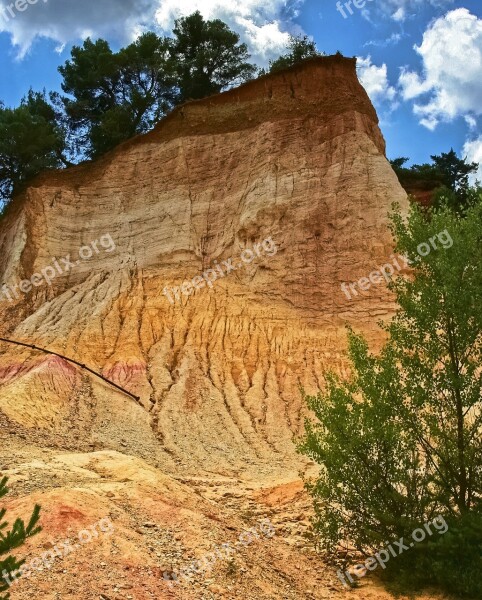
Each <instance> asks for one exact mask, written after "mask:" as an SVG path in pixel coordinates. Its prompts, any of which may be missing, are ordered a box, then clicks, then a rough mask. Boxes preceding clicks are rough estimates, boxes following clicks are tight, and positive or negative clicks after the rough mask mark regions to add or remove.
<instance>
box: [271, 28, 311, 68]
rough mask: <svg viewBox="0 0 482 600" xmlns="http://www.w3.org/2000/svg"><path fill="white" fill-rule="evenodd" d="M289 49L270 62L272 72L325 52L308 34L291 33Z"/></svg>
mask: <svg viewBox="0 0 482 600" xmlns="http://www.w3.org/2000/svg"><path fill="white" fill-rule="evenodd" d="M287 50H288V52H286V53H285V54H282V55H281V56H280V57H279V58H277V59H276V60H271V61H270V62H269V71H270V73H274V72H275V71H281V70H282V69H287V68H288V67H292V66H293V65H296V64H298V63H300V62H302V61H303V60H305V59H307V58H312V57H313V56H322V55H323V53H321V52H319V51H318V50H317V48H316V43H315V42H314V41H313V40H310V38H309V37H308V36H306V35H303V36H301V35H298V36H293V35H291V36H290V40H289V42H288V47H287Z"/></svg>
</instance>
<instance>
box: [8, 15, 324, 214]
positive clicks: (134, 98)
mask: <svg viewBox="0 0 482 600" xmlns="http://www.w3.org/2000/svg"><path fill="white" fill-rule="evenodd" d="M287 51H288V52H287V54H284V55H282V56H281V57H280V58H279V59H278V60H275V61H272V62H271V63H270V70H271V71H274V70H278V69H281V68H285V67H288V66H291V65H293V64H295V63H297V62H299V61H302V60H304V59H305V58H309V57H311V56H315V55H318V54H319V53H318V51H317V50H316V46H315V44H314V42H311V41H310V40H309V39H308V38H306V37H291V39H290V42H289V44H288V48H287ZM249 59H250V55H249V53H248V49H247V46H246V44H242V43H240V38H239V35H238V34H237V33H235V32H234V31H232V30H231V29H230V28H229V27H228V25H226V23H224V22H223V21H221V20H219V19H215V20H205V19H204V18H203V17H202V15H201V14H200V12H195V13H194V14H192V15H190V16H187V17H183V18H180V19H177V20H176V22H175V26H174V29H173V32H172V36H171V37H161V36H158V35H157V34H155V33H152V32H149V33H144V34H143V35H141V36H140V37H139V38H138V39H137V40H136V41H134V42H133V43H132V44H130V45H128V46H126V47H124V48H121V49H120V50H119V51H118V52H114V51H113V50H112V48H111V47H110V45H109V43H108V42H107V41H105V40H102V39H98V40H91V39H90V38H88V39H86V40H85V41H84V43H83V44H82V45H81V46H74V47H73V48H72V50H71V57H70V60H68V61H67V62H66V63H65V64H64V65H62V66H61V67H59V72H60V74H61V75H62V90H63V95H62V94H58V93H50V94H46V93H45V92H43V93H40V94H39V93H35V92H33V91H30V92H29V94H28V95H27V96H26V97H25V98H24V99H23V100H22V102H21V105H20V106H19V107H18V108H7V107H4V106H3V105H2V104H1V103H0V203H2V202H7V201H8V200H9V199H10V198H11V197H12V196H13V195H14V194H15V193H17V192H18V191H20V190H21V189H22V187H23V186H24V185H25V183H26V182H27V181H28V180H29V179H30V178H32V177H33V176H35V175H36V174H38V173H39V172H41V171H43V170H45V169H54V168H62V167H65V166H68V165H69V164H72V163H78V162H80V161H82V160H86V159H95V158H98V157H99V156H102V155H103V154H104V153H105V152H107V151H109V150H111V149H112V148H114V147H115V146H117V145H118V144H119V143H121V142H123V141H125V140H128V139H129V138H132V137H133V136H135V135H137V134H140V133H145V132H147V131H149V130H150V129H152V127H153V126H154V125H155V124H156V123H157V122H158V121H159V120H160V119H161V118H162V117H163V116H164V115H166V114H167V113H168V112H169V111H170V110H172V109H173V108H174V107H175V106H176V105H178V104H181V103H183V102H186V101H188V100H191V99H200V98H205V97H207V96H210V95H213V94H217V93H219V92H221V91H223V90H225V89H228V88H230V87H233V86H236V85H239V84H241V83H243V82H245V81H248V80H249V79H252V78H253V77H255V76H256V75H257V74H261V73H262V72H263V71H261V70H259V69H258V68H257V67H256V66H255V65H254V64H251V63H250V62H249Z"/></svg>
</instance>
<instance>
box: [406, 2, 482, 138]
mask: <svg viewBox="0 0 482 600" xmlns="http://www.w3.org/2000/svg"><path fill="white" fill-rule="evenodd" d="M415 50H416V52H417V53H418V54H419V55H420V56H421V58H422V62H423V73H422V74H419V73H416V72H413V71H410V70H408V69H406V68H405V69H403V70H402V73H401V75H400V79H399V83H400V86H401V88H402V96H403V98H404V99H405V100H413V99H415V98H419V99H420V100H419V102H417V103H415V104H414V113H415V114H416V115H417V116H418V117H419V119H420V123H421V124H422V125H424V126H425V127H427V128H428V129H431V130H434V129H435V128H436V127H437V125H438V124H439V123H440V122H441V121H446V122H449V121H453V120H454V119H456V118H457V117H464V118H465V119H466V120H468V122H469V123H470V122H473V116H474V115H481V114H482V104H481V102H480V98H481V96H482V20H481V19H478V18H477V17H476V16H475V15H472V14H471V13H470V12H469V11H468V10H467V9H466V8H459V9H456V10H453V11H451V12H448V13H447V14H446V15H445V16H443V17H440V18H438V19H437V20H435V21H434V22H433V23H431V25H430V26H429V27H428V29H427V30H426V31H425V33H424V35H423V41H422V44H421V45H420V46H415Z"/></svg>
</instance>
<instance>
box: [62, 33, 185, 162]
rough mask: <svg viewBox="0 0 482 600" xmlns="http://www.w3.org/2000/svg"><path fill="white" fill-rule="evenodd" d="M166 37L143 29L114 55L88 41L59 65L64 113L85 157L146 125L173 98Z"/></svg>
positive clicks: (101, 44)
mask: <svg viewBox="0 0 482 600" xmlns="http://www.w3.org/2000/svg"><path fill="white" fill-rule="evenodd" d="M171 47H172V42H171V40H170V39H169V38H163V37H159V36H157V35H156V34H155V33H145V34H143V35H141V36H140V37H139V38H138V39H137V40H136V41H135V42H133V43H132V44H130V45H129V46H127V47H125V48H122V49H121V50H120V51H119V52H117V53H115V52H113V51H112V50H111V48H110V46H109V44H108V42H106V41H105V40H97V41H96V42H93V41H92V40H90V39H87V40H86V41H85V42H84V44H83V46H82V47H79V46H74V48H72V51H71V60H69V61H67V62H66V63H65V65H63V66H61V67H60V68H59V72H60V73H61V75H62V76H63V83H62V89H63V91H64V92H65V93H66V94H69V95H70V96H71V97H73V99H72V98H69V97H67V96H66V97H64V98H63V101H64V106H65V110H66V113H67V116H68V118H69V120H70V122H71V124H72V127H73V128H74V130H75V131H76V134H77V136H78V137H79V140H80V144H81V146H82V147H83V148H84V150H85V154H86V156H88V157H89V158H96V157H98V156H100V155H102V154H104V153H105V152H106V151H108V150H110V149H112V148H114V147H115V146H116V145H117V144H119V143H120V142H123V141H124V140H127V139H129V138H131V137H133V136H134V135H136V134H138V133H144V132H146V131H148V130H149V129H151V128H152V127H153V125H155V124H156V123H157V122H158V121H159V120H160V118H161V117H162V116H164V115H165V114H166V112H167V111H168V110H169V109H170V108H172V106H173V105H174V101H175V98H176V94H175V87H174V86H175V79H174V63H173V59H172V56H171V49H172V48H171Z"/></svg>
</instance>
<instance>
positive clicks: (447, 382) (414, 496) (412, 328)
mask: <svg viewBox="0 0 482 600" xmlns="http://www.w3.org/2000/svg"><path fill="white" fill-rule="evenodd" d="M392 229H393V232H394V236H395V238H396V241H397V246H396V250H397V251H398V252H399V253H400V254H403V255H405V256H406V257H407V259H408V260H409V261H410V262H411V264H412V273H411V275H410V276H406V277H399V278H398V279H395V280H394V281H392V283H391V284H390V288H391V289H392V291H393V292H394V293H395V295H396V298H397V301H398V305H399V307H400V308H399V309H398V311H397V313H396V315H395V317H394V319H393V320H392V322H391V323H389V324H387V325H385V326H384V328H385V330H386V332H387V335H388V340H387V342H386V344H385V345H384V347H383V348H382V350H381V352H380V353H379V354H378V355H373V354H371V353H370V352H369V348H368V343H367V342H366V340H365V339H364V338H363V336H360V335H356V334H355V333H354V332H353V331H350V332H349V358H350V362H351V371H352V374H351V376H350V377H349V378H348V379H347V380H342V379H341V378H339V377H337V376H336V375H335V374H328V375H327V378H326V379H327V385H326V389H325V390H324V391H323V392H320V393H319V394H318V395H317V396H311V397H310V396H308V397H306V400H307V403H308V406H309V407H310V409H311V410H312V411H313V413H314V416H315V419H314V420H310V419H308V420H307V421H306V434H305V436H304V438H303V439H302V440H301V442H300V444H299V450H300V451H301V452H302V453H303V454H305V455H307V456H309V457H310V458H312V459H313V460H314V461H315V462H317V463H318V464H319V465H320V467H321V469H320V474H319V477H318V478H317V479H316V480H315V481H311V482H308V489H309V491H310V492H311V494H312V496H313V500H314V507H315V519H314V528H315V531H316V532H317V534H318V543H319V546H320V548H321V549H323V550H324V551H326V552H328V553H329V554H332V555H333V554H336V552H337V549H338V545H339V544H340V543H342V542H346V543H348V544H349V545H351V546H354V547H355V548H356V549H357V550H358V551H360V552H361V553H363V554H364V555H366V556H370V555H373V554H375V553H376V551H377V550H378V549H379V548H380V547H381V546H383V545H384V543H385V542H386V540H398V538H400V537H406V538H408V537H409V536H410V535H411V534H412V532H413V531H414V530H415V529H417V528H419V527H421V526H422V525H423V524H425V523H427V522H428V521H430V520H431V519H433V518H434V517H435V516H441V517H443V518H445V520H446V521H447V522H450V523H451V525H452V529H451V530H450V535H449V533H448V532H447V533H445V534H444V535H443V536H434V537H433V538H430V539H428V540H427V542H426V543H425V544H420V546H417V547H416V548H414V549H410V551H408V552H407V553H406V554H404V555H403V556H399V557H397V558H396V559H395V558H393V559H392V560H390V562H389V563H388V565H387V572H386V576H387V577H389V578H391V577H394V578H395V579H396V580H397V581H398V582H403V575H404V574H406V576H407V580H408V581H412V582H413V583H415V582H418V583H419V584H420V585H424V584H426V585H430V584H432V583H435V584H437V585H440V586H441V587H443V588H445V589H447V590H450V591H452V592H455V593H459V594H465V595H467V596H470V595H472V596H474V597H479V598H480V594H479V591H480V589H481V585H482V572H481V571H480V568H479V566H480V544H481V537H480V525H481V522H482V506H481V499H482V436H481V435H480V432H481V429H482V372H481V369H480V366H481V364H482V306H481V303H480V298H481V297H482V263H481V261H480V247H481V245H480V244H481V241H482V233H481V232H482V196H481V195H480V194H479V196H478V198H477V201H475V199H474V203H473V204H471V205H470V206H469V207H468V208H467V211H466V213H465V217H463V216H461V215H459V214H458V213H456V212H454V211H453V210H452V209H451V208H449V207H447V206H445V207H443V208H441V209H440V210H437V211H433V212H429V214H428V217H427V214H426V213H424V212H423V211H422V209H420V208H419V207H418V206H417V205H413V206H412V209H411V211H410V214H409V216H408V220H405V219H404V218H403V217H402V215H401V214H400V212H399V211H396V212H395V213H394V215H393V218H392ZM429 240H432V241H433V240H436V241H438V242H439V244H438V246H437V247H436V248H430V243H429ZM441 241H442V242H444V244H443V246H442V245H441V244H440V242H441ZM421 244H425V246H424V247H422V248H423V250H424V252H421V251H419V249H420V248H421V246H420V245H421ZM427 246H428V248H429V253H428V254H426V252H425V250H426V247H427ZM423 254H426V255H425V256H423ZM455 557H457V558H455ZM459 557H461V558H459ZM406 565H408V566H406ZM403 567H404V568H403ZM478 594H479V595H478Z"/></svg>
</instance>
